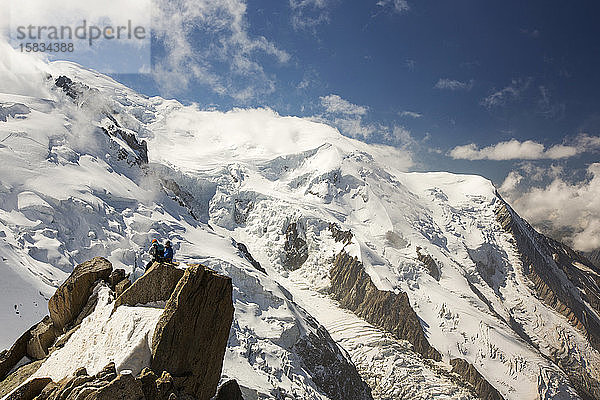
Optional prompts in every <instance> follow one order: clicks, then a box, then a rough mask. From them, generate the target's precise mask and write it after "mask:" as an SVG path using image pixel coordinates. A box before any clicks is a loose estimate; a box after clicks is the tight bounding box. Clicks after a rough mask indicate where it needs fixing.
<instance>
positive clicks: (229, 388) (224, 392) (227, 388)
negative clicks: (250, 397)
mask: <svg viewBox="0 0 600 400" xmlns="http://www.w3.org/2000/svg"><path fill="white" fill-rule="evenodd" d="M215 400H244V396H243V395H242V390H241V389H240V385H238V383H237V381H236V380H235V379H231V380H228V381H227V382H225V383H224V384H222V385H221V386H220V387H219V391H218V392H217V396H216V397H215Z"/></svg>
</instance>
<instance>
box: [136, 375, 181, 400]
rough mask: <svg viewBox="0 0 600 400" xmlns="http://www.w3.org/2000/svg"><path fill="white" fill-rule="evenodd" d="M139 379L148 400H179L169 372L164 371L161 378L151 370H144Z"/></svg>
mask: <svg viewBox="0 0 600 400" xmlns="http://www.w3.org/2000/svg"><path fill="white" fill-rule="evenodd" d="M138 379H139V380H140V382H141V383H142V391H143V392H144V397H145V399H146V400H169V399H173V398H175V399H177V395H176V394H175V386H174V384H173V378H172V377H171V375H170V374H169V373H168V372H166V371H163V373H162V375H161V377H160V378H159V377H157V376H156V374H155V373H154V372H153V371H152V370H151V369H150V368H144V369H143V370H142V372H141V373H140V376H139V377H138Z"/></svg>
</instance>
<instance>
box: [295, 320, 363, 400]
mask: <svg viewBox="0 0 600 400" xmlns="http://www.w3.org/2000/svg"><path fill="white" fill-rule="evenodd" d="M308 322H309V323H311V322H312V323H314V326H313V328H316V329H315V330H316V334H314V333H312V332H310V333H308V334H307V335H304V336H302V337H301V338H300V339H299V340H298V341H297V342H296V343H295V344H294V348H295V350H296V352H297V353H298V355H299V356H300V357H301V358H302V364H303V366H304V368H305V369H306V370H308V371H310V372H311V377H312V380H313V381H314V382H315V383H316V384H317V386H318V387H319V389H321V390H322V391H323V392H324V393H325V394H326V395H327V397H329V398H330V399H348V400H369V399H373V397H372V395H371V389H370V388H369V386H367V384H366V383H365V382H364V381H363V380H362V378H361V377H360V375H359V374H358V371H356V368H355V367H354V365H352V364H351V363H350V362H349V361H348V360H347V359H346V357H345V356H344V355H343V354H342V352H341V351H340V349H339V348H338V347H337V346H336V345H335V342H334V340H333V339H332V338H331V336H330V335H329V333H328V332H327V330H325V328H323V327H322V326H319V325H318V324H317V323H316V321H311V320H309V321H308Z"/></svg>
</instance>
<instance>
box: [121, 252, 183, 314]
mask: <svg viewBox="0 0 600 400" xmlns="http://www.w3.org/2000/svg"><path fill="white" fill-rule="evenodd" d="M183 272H184V271H183V270H182V269H179V268H176V267H175V266H173V265H172V264H168V263H157V262H155V263H153V264H152V265H151V266H150V268H148V269H147V270H146V272H145V273H144V275H142V276H141V277H140V278H139V279H138V280H136V281H135V283H134V284H133V285H131V286H130V287H129V288H127V289H126V290H125V291H124V292H123V294H121V295H120V296H119V297H118V298H117V300H115V306H114V309H115V310H116V309H117V307H119V306H120V305H121V304H126V305H129V306H135V305H136V304H146V303H151V302H155V301H167V300H169V298H170V297H171V294H172V293H173V290H174V289H175V286H177V282H179V280H180V279H181V277H182V276H183Z"/></svg>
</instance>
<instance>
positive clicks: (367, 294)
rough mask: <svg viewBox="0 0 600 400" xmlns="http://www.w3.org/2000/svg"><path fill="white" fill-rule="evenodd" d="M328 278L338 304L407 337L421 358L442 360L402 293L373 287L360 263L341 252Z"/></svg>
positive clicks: (399, 335) (401, 337)
mask: <svg viewBox="0 0 600 400" xmlns="http://www.w3.org/2000/svg"><path fill="white" fill-rule="evenodd" d="M330 278H331V292H332V295H333V297H334V298H335V299H336V300H338V301H339V302H340V306H342V307H344V308H347V309H349V310H350V311H353V312H354V313H355V314H356V315H358V316H359V317H361V318H363V319H364V320H365V321H367V322H369V323H371V324H373V325H375V326H377V327H379V328H381V329H383V330H386V331H388V332H390V333H391V334H393V335H394V336H395V337H396V338H398V339H402V340H408V341H409V342H410V343H411V344H412V345H413V348H414V350H415V351H416V352H417V353H419V354H421V355H422V356H423V357H425V358H431V359H434V360H436V361H439V360H441V359H442V357H441V355H440V353H439V352H438V351H437V350H436V349H434V348H433V347H431V345H430V344H429V342H428V341H427V338H426V337H425V333H424V332H423V328H422V327H421V322H420V320H419V317H418V316H417V314H416V313H415V311H414V310H413V309H412V307H411V305H410V302H409V300H408V296H407V294H406V293H404V292H400V293H398V294H396V293H394V292H388V291H383V290H379V289H377V287H376V286H375V285H374V284H373V282H372V281H371V278H370V277H369V275H368V274H367V273H366V272H365V270H364V267H363V265H362V263H361V262H360V261H358V259H357V258H356V257H351V256H350V255H348V254H347V253H346V252H345V251H342V252H341V253H340V254H338V255H337V256H336V258H335V260H334V262H333V267H332V268H331V270H330Z"/></svg>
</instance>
